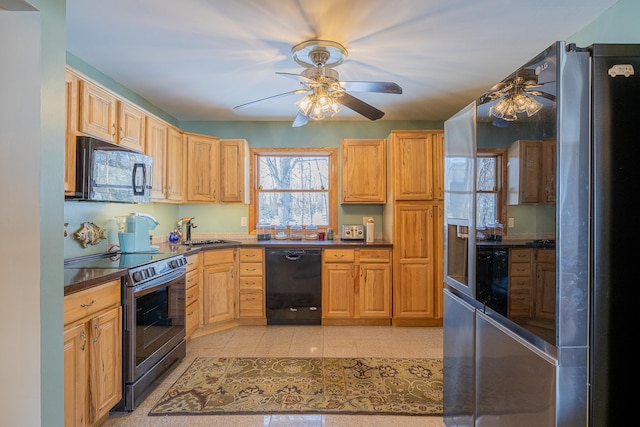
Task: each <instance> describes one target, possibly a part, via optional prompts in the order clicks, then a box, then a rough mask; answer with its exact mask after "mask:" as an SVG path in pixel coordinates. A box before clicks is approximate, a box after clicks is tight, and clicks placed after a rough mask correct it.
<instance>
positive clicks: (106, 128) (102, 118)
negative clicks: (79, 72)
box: [78, 80, 117, 143]
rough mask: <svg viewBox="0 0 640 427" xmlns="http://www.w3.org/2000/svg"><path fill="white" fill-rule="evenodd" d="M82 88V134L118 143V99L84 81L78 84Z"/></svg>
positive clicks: (80, 122) (80, 119) (79, 121)
mask: <svg viewBox="0 0 640 427" xmlns="http://www.w3.org/2000/svg"><path fill="white" fill-rule="evenodd" d="M78 83H79V84H78V86H79V88H80V96H79V101H80V107H79V109H78V112H79V114H80V117H79V120H78V124H79V127H80V132H82V133H84V134H86V135H91V136H94V137H96V138H98V139H102V140H104V141H109V142H114V143H115V142H116V136H117V129H116V113H117V112H116V108H117V99H116V98H115V97H114V96H113V95H111V94H109V92H107V91H105V90H104V89H101V88H100V87H98V86H96V85H94V84H92V83H89V82H87V81H84V80H80V81H79V82H78Z"/></svg>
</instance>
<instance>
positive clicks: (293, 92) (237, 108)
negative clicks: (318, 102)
mask: <svg viewBox="0 0 640 427" xmlns="http://www.w3.org/2000/svg"><path fill="white" fill-rule="evenodd" d="M305 92H307V89H296V90H292V91H290V92H285V93H280V94H278V95H273V96H268V97H266V98H262V99H258V100H255V101H251V102H247V103H246V104H240V105H236V106H235V107H233V109H234V110H240V109H242V108H245V107H248V106H249V105H253V104H257V103H259V102H262V101H268V100H271V99H276V98H282V97H284V96H290V95H298V94H301V93H305Z"/></svg>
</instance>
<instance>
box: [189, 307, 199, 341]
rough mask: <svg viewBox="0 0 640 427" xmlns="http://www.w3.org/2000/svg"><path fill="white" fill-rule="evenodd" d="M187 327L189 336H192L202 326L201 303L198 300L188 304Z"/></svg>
mask: <svg viewBox="0 0 640 427" xmlns="http://www.w3.org/2000/svg"><path fill="white" fill-rule="evenodd" d="M185 315H186V316H185V329H186V335H187V338H189V337H190V336H191V334H193V333H194V332H195V331H196V330H197V329H198V326H200V324H199V322H200V304H198V303H197V302H196V303H194V304H189V305H187V309H186V313H185Z"/></svg>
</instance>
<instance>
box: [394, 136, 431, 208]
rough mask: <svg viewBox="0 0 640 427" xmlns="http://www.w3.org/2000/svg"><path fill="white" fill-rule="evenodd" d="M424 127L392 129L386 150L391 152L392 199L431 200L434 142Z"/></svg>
mask: <svg viewBox="0 0 640 427" xmlns="http://www.w3.org/2000/svg"><path fill="white" fill-rule="evenodd" d="M430 135H431V133H429V132H426V131H400V132H392V133H391V135H390V137H389V146H388V147H387V148H388V150H389V152H390V153H391V152H392V157H393V164H392V165H391V167H392V168H393V176H394V180H393V181H394V182H393V186H394V190H393V198H394V199H395V200H433V198H434V188H433V172H432V170H431V168H432V164H433V145H432V141H431V137H430Z"/></svg>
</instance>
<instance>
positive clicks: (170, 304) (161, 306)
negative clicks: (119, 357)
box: [124, 268, 186, 383]
mask: <svg viewBox="0 0 640 427" xmlns="http://www.w3.org/2000/svg"><path fill="white" fill-rule="evenodd" d="M185 283H186V281H185V269H183V268H181V269H177V270H174V271H172V272H171V273H169V274H166V275H164V276H162V277H159V278H158V279H156V280H153V281H151V282H147V283H145V284H143V285H139V286H133V287H127V288H126V289H125V292H126V296H125V306H126V307H125V314H124V317H125V319H124V324H125V330H124V339H125V343H124V344H125V345H124V357H125V363H124V365H125V373H124V376H125V382H126V383H133V382H135V381H136V380H137V379H139V378H140V377H141V376H142V375H144V374H145V373H147V372H148V371H150V370H151V369H152V368H153V367H154V366H155V365H156V364H157V363H158V362H160V361H161V360H162V358H163V357H164V356H166V355H167V354H168V353H169V352H170V351H171V350H172V349H173V348H174V347H175V346H177V345H178V344H180V343H181V342H182V341H183V340H184V339H185Z"/></svg>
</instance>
